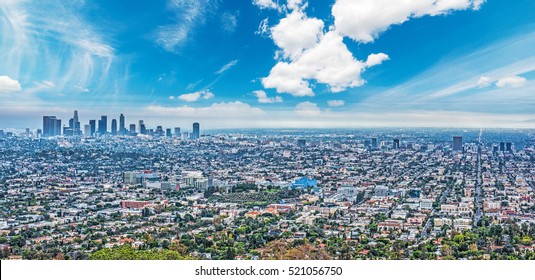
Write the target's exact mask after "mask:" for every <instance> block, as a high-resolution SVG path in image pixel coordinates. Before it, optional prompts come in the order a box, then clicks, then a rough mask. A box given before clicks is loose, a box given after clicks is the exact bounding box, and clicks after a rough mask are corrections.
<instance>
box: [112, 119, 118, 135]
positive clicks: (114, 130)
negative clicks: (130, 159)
mask: <svg viewBox="0 0 535 280" xmlns="http://www.w3.org/2000/svg"><path fill="white" fill-rule="evenodd" d="M111 135H113V136H115V135H117V120H116V119H113V120H111Z"/></svg>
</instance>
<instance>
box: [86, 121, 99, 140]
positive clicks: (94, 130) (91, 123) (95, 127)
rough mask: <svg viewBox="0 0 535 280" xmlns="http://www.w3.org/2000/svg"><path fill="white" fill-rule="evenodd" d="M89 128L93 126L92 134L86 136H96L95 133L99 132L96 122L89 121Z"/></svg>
mask: <svg viewBox="0 0 535 280" xmlns="http://www.w3.org/2000/svg"><path fill="white" fill-rule="evenodd" d="M89 126H91V134H89V135H86V136H87V137H89V136H95V132H97V121H96V120H89Z"/></svg>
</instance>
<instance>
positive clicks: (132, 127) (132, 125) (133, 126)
mask: <svg viewBox="0 0 535 280" xmlns="http://www.w3.org/2000/svg"><path fill="white" fill-rule="evenodd" d="M135 134H136V124H131V125H130V135H135Z"/></svg>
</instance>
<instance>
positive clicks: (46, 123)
mask: <svg viewBox="0 0 535 280" xmlns="http://www.w3.org/2000/svg"><path fill="white" fill-rule="evenodd" d="M56 135H61V120H60V119H57V118H56V116H43V136H45V137H50V136H56Z"/></svg>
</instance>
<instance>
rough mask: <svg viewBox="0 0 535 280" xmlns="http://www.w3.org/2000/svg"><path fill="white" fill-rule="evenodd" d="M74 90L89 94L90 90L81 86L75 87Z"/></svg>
mask: <svg viewBox="0 0 535 280" xmlns="http://www.w3.org/2000/svg"><path fill="white" fill-rule="evenodd" d="M74 89H75V90H77V91H79V92H89V89H88V88H86V87H83V86H79V85H76V86H74Z"/></svg>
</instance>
